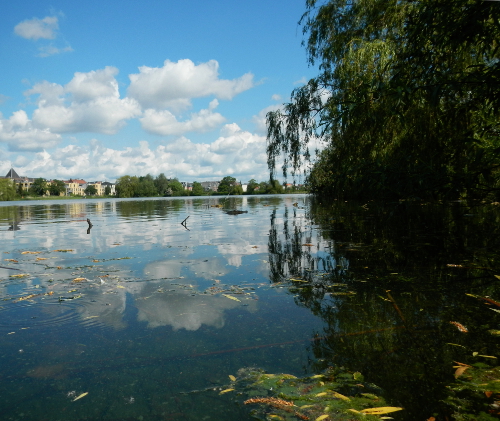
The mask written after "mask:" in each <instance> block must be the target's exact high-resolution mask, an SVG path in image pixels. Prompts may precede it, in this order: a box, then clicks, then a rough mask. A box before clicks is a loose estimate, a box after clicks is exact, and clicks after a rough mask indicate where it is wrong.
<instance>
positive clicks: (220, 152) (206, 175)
mask: <svg viewBox="0 0 500 421" xmlns="http://www.w3.org/2000/svg"><path fill="white" fill-rule="evenodd" d="M21 120H22V119H21ZM265 145H266V139H265V137H263V136H258V135H255V134H252V133H250V132H247V131H245V130H242V129H241V128H240V127H239V126H238V125H236V124H227V125H225V126H224V127H223V129H222V130H221V131H220V136H219V137H218V138H217V139H216V140H215V141H213V142H211V143H194V142H192V141H191V140H189V139H188V138H186V137H180V138H178V139H177V140H176V141H174V142H171V143H169V144H167V145H158V146H156V147H155V148H152V147H151V146H150V145H149V143H148V142H146V141H141V142H139V143H138V145H137V146H136V147H126V148H123V149H113V148H110V147H106V146H104V145H103V144H102V143H101V142H99V141H98V140H93V141H91V142H90V143H89V144H88V145H84V146H80V145H67V146H64V147H62V148H56V149H54V150H53V151H43V152H39V153H37V154H36V155H35V156H34V158H33V159H32V160H31V161H30V162H29V165H26V166H21V167H19V168H16V170H19V171H20V172H22V173H23V174H26V175H29V176H42V175H43V176H44V177H47V178H59V179H61V178H63V179H66V178H70V177H82V178H90V179H92V180H95V179H103V180H104V179H107V180H114V179H116V178H118V177H121V176H123V175H138V176H139V175H145V174H147V173H150V174H152V175H157V174H160V173H165V175H166V176H167V177H178V178H179V179H181V180H183V181H195V180H198V181H202V180H213V179H215V180H220V179H221V178H222V177H224V176H226V175H237V176H238V177H243V181H248V180H249V179H251V178H255V179H259V180H263V179H266V178H267V177H268V173H267V166H266V162H267V161H266V153H265ZM19 171H18V172H19Z"/></svg>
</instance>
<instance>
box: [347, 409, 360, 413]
mask: <svg viewBox="0 0 500 421" xmlns="http://www.w3.org/2000/svg"><path fill="white" fill-rule="evenodd" d="M348 411H349V412H353V413H354V414H361V412H359V411H357V410H355V409H348Z"/></svg>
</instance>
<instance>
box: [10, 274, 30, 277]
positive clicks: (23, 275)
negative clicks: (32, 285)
mask: <svg viewBox="0 0 500 421" xmlns="http://www.w3.org/2000/svg"><path fill="white" fill-rule="evenodd" d="M26 276H30V274H29V273H19V274H17V275H10V277H11V278H26Z"/></svg>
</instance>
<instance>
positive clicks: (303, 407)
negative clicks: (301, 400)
mask: <svg viewBox="0 0 500 421" xmlns="http://www.w3.org/2000/svg"><path fill="white" fill-rule="evenodd" d="M313 406H314V405H302V406H301V407H300V409H306V408H312V407H313Z"/></svg>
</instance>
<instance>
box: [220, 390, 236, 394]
mask: <svg viewBox="0 0 500 421" xmlns="http://www.w3.org/2000/svg"><path fill="white" fill-rule="evenodd" d="M233 390H234V389H225V390H222V391H221V392H220V393H219V395H222V394H223V393H227V392H232V391H233Z"/></svg>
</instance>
